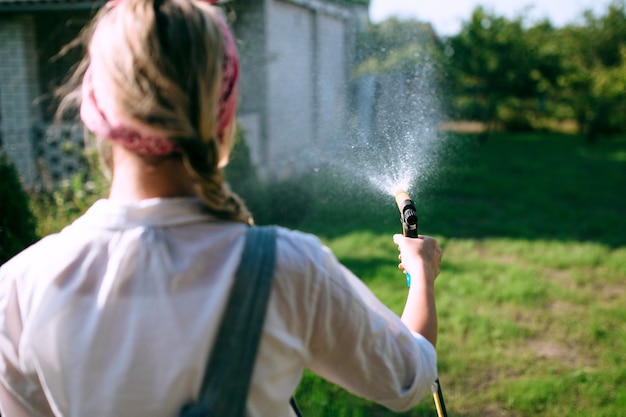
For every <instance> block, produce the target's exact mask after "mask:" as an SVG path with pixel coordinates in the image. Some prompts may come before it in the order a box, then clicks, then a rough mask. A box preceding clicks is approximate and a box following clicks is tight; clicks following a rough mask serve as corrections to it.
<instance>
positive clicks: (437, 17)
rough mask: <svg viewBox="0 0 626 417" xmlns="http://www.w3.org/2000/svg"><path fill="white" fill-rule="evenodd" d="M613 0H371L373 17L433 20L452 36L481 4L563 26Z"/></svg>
mask: <svg viewBox="0 0 626 417" xmlns="http://www.w3.org/2000/svg"><path fill="white" fill-rule="evenodd" d="M610 3H611V0H540V1H532V0H371V2H370V19H371V20H372V22H374V23H377V22H380V21H381V20H384V19H386V18H388V17H391V16H396V17H400V18H414V19H417V20H419V21H423V22H429V23H431V24H432V25H433V27H434V29H435V32H437V34H438V35H442V36H449V35H455V34H456V33H458V32H459V30H460V29H461V25H462V23H463V22H464V21H467V20H469V18H470V16H471V14H472V11H473V10H474V8H475V7H476V6H478V5H482V6H484V7H485V9H486V10H487V11H490V12H493V13H494V14H496V15H497V16H504V17H507V18H515V17H517V16H519V15H520V14H524V15H526V16H527V18H528V22H529V23H532V22H533V21H535V20H541V19H543V18H548V19H550V21H551V22H552V24H553V25H555V26H558V27H560V26H563V25H565V24H568V23H574V22H576V21H579V20H580V19H581V16H582V14H583V11H585V10H592V11H593V12H594V14H595V15H596V16H601V15H604V14H605V13H606V11H607V10H608V6H609V4H610ZM525 11H526V12H525ZM524 12H525V13H524Z"/></svg>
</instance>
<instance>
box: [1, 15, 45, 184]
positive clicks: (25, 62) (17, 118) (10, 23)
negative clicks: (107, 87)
mask: <svg viewBox="0 0 626 417" xmlns="http://www.w3.org/2000/svg"><path fill="white" fill-rule="evenodd" d="M34 29H35V28H34V22H33V19H32V17H30V16H26V15H12V16H9V17H2V18H0V132H1V135H2V142H3V147H4V149H5V150H6V151H7V153H8V155H9V157H10V158H11V160H12V161H13V162H14V163H15V165H16V167H17V169H18V172H19V173H20V177H21V178H22V181H23V183H24V184H25V185H26V186H27V187H31V186H33V185H34V183H35V181H36V177H37V170H36V165H35V154H34V151H33V145H32V144H33V133H34V130H33V126H36V125H37V124H38V123H39V121H40V119H41V114H40V111H39V108H38V106H37V104H36V103H35V101H36V98H37V97H38V96H39V86H38V77H37V50H36V45H35V44H36V42H35V30H34Z"/></svg>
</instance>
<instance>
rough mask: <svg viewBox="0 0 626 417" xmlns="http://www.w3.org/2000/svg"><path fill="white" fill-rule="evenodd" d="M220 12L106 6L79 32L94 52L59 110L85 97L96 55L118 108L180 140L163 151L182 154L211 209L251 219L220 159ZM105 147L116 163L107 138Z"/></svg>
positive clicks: (198, 5)
mask: <svg viewBox="0 0 626 417" xmlns="http://www.w3.org/2000/svg"><path fill="white" fill-rule="evenodd" d="M218 19H222V17H221V16H220V15H219V9H217V8H216V7H213V6H211V5H210V4H208V3H205V2H200V1H194V0H122V1H119V3H118V4H116V5H115V6H113V7H110V6H105V7H104V8H103V9H102V10H100V12H99V13H98V14H97V15H96V17H95V18H94V20H93V22H92V24H91V25H90V26H88V27H87V28H85V30H84V31H83V33H82V34H81V36H80V42H81V43H82V44H83V47H85V48H86V50H87V51H86V52H87V53H86V54H85V56H84V58H83V60H82V61H81V62H80V63H79V65H78V66H77V68H76V70H75V72H74V74H73V75H72V77H71V78H70V80H69V81H68V83H67V84H66V85H65V86H63V87H62V88H61V89H60V90H59V92H58V94H62V95H63V96H62V98H61V104H60V106H59V111H58V114H62V113H64V112H65V111H66V110H67V109H68V108H69V107H74V106H76V105H77V104H79V103H80V98H81V82H82V78H83V76H84V74H85V71H86V69H87V68H88V67H89V65H90V63H91V62H93V61H97V62H98V64H99V65H102V66H103V67H104V68H102V73H104V74H105V76H106V77H107V80H106V81H107V85H109V86H111V88H110V91H108V93H109V94H110V96H109V98H110V99H111V100H112V101H114V102H115V105H116V107H117V109H118V111H119V112H120V113H121V114H124V116H125V117H127V118H129V119H130V120H132V121H133V122H134V123H137V124H138V125H141V126H144V127H146V128H148V129H150V130H152V131H155V132H158V134H160V135H163V136H165V137H167V138H169V139H170V140H171V141H173V142H174V143H175V144H176V146H177V149H178V150H180V153H179V154H173V155H168V156H164V157H160V158H176V157H180V158H182V161H183V164H184V166H185V168H186V170H187V172H188V174H189V175H190V177H191V178H192V180H193V183H194V189H195V192H196V194H197V196H198V197H199V198H200V199H201V200H202V201H203V203H204V204H205V206H206V208H207V210H208V211H209V212H211V213H212V214H214V215H216V216H218V217H220V218H223V219H227V220H234V221H241V222H246V223H251V222H252V217H251V215H250V213H249V211H248V210H247V208H246V207H245V205H244V203H243V202H242V201H241V199H240V198H239V197H238V196H237V195H236V194H235V193H233V192H232V191H231V190H230V189H229V187H228V185H227V183H226V179H225V176H224V172H223V170H222V169H221V167H220V166H219V159H220V155H219V152H218V146H217V141H218V123H219V121H218V112H219V98H220V92H221V87H222V63H223V56H224V38H223V34H222V31H221V29H220V26H219V25H220V22H219V20H218ZM234 123H235V121H234V118H233V122H232V124H233V125H232V126H229V127H228V128H227V129H226V132H225V133H224V135H232V134H233V132H234ZM224 140H227V139H224ZM99 141H101V139H99ZM99 148H100V149H103V150H102V153H101V158H102V159H104V160H105V162H106V164H107V165H108V166H109V168H111V161H110V152H107V151H106V148H107V145H106V144H102V146H99Z"/></svg>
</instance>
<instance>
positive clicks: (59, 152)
mask: <svg viewBox="0 0 626 417" xmlns="http://www.w3.org/2000/svg"><path fill="white" fill-rule="evenodd" d="M102 4H103V3H101V2H94V1H88V0H84V1H83V0H0V146H1V147H2V148H4V150H5V151H6V152H7V153H8V154H9V156H10V157H11V159H12V160H13V161H14V163H15V165H16V166H17V168H18V171H19V172H20V175H21V177H22V179H23V182H24V184H25V185H26V186H27V187H38V186H41V185H42V182H46V181H51V182H55V181H58V180H59V179H63V178H67V177H68V176H69V175H72V174H73V173H74V172H76V171H78V170H80V164H81V162H80V158H78V157H77V155H78V154H80V152H77V151H80V149H82V146H83V133H82V128H81V126H80V125H55V124H53V115H54V110H55V109H54V101H53V100H52V95H51V93H52V91H53V89H54V87H55V86H57V85H59V84H60V83H61V82H62V80H63V79H64V77H65V76H66V74H67V73H68V71H69V69H70V67H71V65H72V64H73V63H74V62H76V61H77V60H78V56H77V53H78V51H76V52H73V53H70V54H69V55H66V56H63V57H59V56H58V52H59V51H60V49H61V48H62V47H63V45H66V44H67V43H68V42H69V41H71V40H72V39H73V38H74V37H75V36H76V35H77V34H78V32H79V31H80V29H81V28H82V27H83V26H84V24H85V23H86V22H88V21H89V19H90V17H91V16H92V15H93V14H94V13H95V11H96V10H97V9H98V7H100V6H101V5H102ZM225 9H226V10H227V11H228V13H227V14H228V16H229V19H230V20H231V24H232V27H233V30H234V33H235V36H236V38H237V41H238V45H239V51H240V55H241V60H242V68H243V72H242V82H241V89H240V96H241V97H240V98H241V100H240V106H239V120H240V123H241V125H242V126H243V128H244V129H245V132H246V140H247V143H248V146H249V147H250V149H251V151H252V152H251V154H252V158H253V163H254V164H255V166H256V167H257V169H258V170H259V172H260V173H261V174H262V175H263V176H265V177H266V178H278V179H280V178H284V177H286V176H287V175H290V174H291V173H293V172H295V171H297V170H298V167H299V165H301V164H302V163H303V162H302V161H303V160H304V159H303V155H305V154H306V153H307V152H310V150H311V148H312V147H321V146H324V144H325V143H326V142H332V141H335V140H337V139H338V138H340V137H341V136H342V135H343V134H345V131H346V129H347V128H348V126H347V123H348V120H349V114H350V112H351V108H350V107H351V105H350V72H351V69H352V64H353V53H354V36H355V33H356V31H357V30H358V29H359V27H360V25H361V24H362V23H363V22H364V21H365V20H366V18H367V17H366V16H367V10H366V9H365V8H363V7H356V8H355V7H350V8H348V7H340V6H337V5H335V4H334V3H333V2H330V1H324V0H236V1H233V2H227V3H226V5H225Z"/></svg>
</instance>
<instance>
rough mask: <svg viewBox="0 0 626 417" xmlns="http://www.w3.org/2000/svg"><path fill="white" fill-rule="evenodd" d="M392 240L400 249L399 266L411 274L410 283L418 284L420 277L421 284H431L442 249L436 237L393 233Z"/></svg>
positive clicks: (436, 271) (438, 268)
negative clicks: (414, 236)
mask: <svg viewBox="0 0 626 417" xmlns="http://www.w3.org/2000/svg"><path fill="white" fill-rule="evenodd" d="M393 241H394V242H395V243H396V245H398V249H399V250H400V256H399V258H400V264H399V265H398V268H400V269H401V270H402V271H404V272H405V273H407V272H408V273H409V274H411V285H413V284H418V283H419V280H420V278H421V281H422V283H423V284H427V285H429V286H430V285H433V284H434V282H435V278H437V276H438V275H439V271H440V270H441V258H442V256H443V250H442V249H441V248H440V247H439V244H438V243H437V239H435V238H433V237H430V236H421V235H420V236H419V237H418V238H410V237H405V236H402V235H394V236H393Z"/></svg>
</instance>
